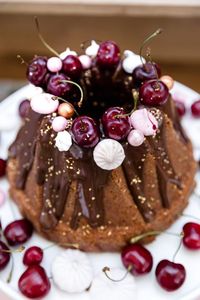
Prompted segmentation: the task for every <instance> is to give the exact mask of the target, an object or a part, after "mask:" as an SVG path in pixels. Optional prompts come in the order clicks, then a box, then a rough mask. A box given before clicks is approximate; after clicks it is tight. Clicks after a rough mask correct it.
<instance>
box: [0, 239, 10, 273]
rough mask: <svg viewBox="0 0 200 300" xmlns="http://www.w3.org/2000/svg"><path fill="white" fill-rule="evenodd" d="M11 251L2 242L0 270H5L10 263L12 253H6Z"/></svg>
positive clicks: (0, 246) (0, 243) (0, 242)
mask: <svg viewBox="0 0 200 300" xmlns="http://www.w3.org/2000/svg"><path fill="white" fill-rule="evenodd" d="M9 250H10V249H9V248H8V247H7V246H6V244H4V243H3V242H2V241H0V270H3V269H4V268H5V267H6V266H7V264H8V263H9V261H10V253H8V252H5V251H9Z"/></svg>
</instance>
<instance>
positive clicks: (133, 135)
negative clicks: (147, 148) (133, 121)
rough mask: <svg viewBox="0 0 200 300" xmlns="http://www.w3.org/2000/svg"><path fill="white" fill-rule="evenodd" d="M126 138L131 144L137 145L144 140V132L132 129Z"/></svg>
mask: <svg viewBox="0 0 200 300" xmlns="http://www.w3.org/2000/svg"><path fill="white" fill-rule="evenodd" d="M127 139H128V142H129V144H130V145H131V146H134V147H138V146H140V145H142V143H143V142H144V134H143V133H142V132H141V131H140V130H137V129H133V130H131V131H130V132H129V135H128V138H127Z"/></svg>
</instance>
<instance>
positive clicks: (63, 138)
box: [55, 130, 72, 151]
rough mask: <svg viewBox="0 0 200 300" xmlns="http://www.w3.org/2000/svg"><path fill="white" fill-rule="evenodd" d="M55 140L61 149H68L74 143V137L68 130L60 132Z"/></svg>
mask: <svg viewBox="0 0 200 300" xmlns="http://www.w3.org/2000/svg"><path fill="white" fill-rule="evenodd" d="M55 141H56V144H55V145H56V147H57V148H58V150H59V151H68V150H69V148H70V147H71V145H72V137H71V135H70V133H69V132H68V131H66V130H65V131H60V132H58V134H57V136H56V138H55Z"/></svg>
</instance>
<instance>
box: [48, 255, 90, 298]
mask: <svg viewBox="0 0 200 300" xmlns="http://www.w3.org/2000/svg"><path fill="white" fill-rule="evenodd" d="M51 272H52V277H53V281H54V282H55V284H56V285H57V286H58V287H59V288H60V289H61V290H63V291H65V292H68V293H81V292H84V291H85V290H86V289H87V288H88V287H89V286H90V285H91V282H92V279H93V271H92V267H91V264H90V261H89V259H88V257H87V255H86V254H85V253H83V252H81V251H79V250H70V249H68V250H66V251H65V252H63V253H62V254H61V255H59V256H57V257H56V258H55V259H54V261H53V263H52V266H51Z"/></svg>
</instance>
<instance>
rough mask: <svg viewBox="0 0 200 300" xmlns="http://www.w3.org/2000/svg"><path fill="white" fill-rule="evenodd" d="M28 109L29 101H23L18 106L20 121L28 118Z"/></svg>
mask: <svg viewBox="0 0 200 300" xmlns="http://www.w3.org/2000/svg"><path fill="white" fill-rule="evenodd" d="M29 109H30V101H29V100H23V101H22V102H21V103H20V105H19V115H20V117H21V118H22V119H24V118H26V117H27V116H28V112H29Z"/></svg>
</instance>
